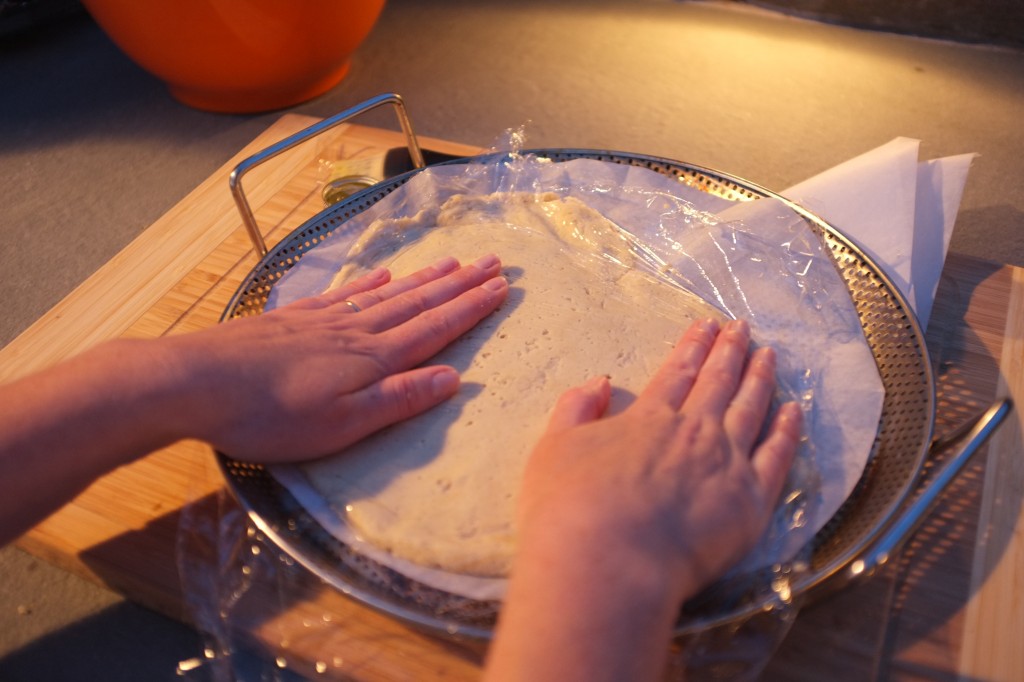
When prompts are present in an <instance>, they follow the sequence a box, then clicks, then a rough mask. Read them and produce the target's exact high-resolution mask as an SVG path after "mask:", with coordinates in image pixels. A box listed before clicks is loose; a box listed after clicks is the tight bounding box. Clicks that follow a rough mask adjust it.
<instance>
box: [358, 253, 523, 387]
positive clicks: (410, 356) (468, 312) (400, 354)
mask: <svg viewBox="0 0 1024 682" xmlns="http://www.w3.org/2000/svg"><path fill="white" fill-rule="evenodd" d="M463 269H466V268H463ZM507 296H508V282H507V281H506V280H505V278H504V277H492V278H491V279H489V280H487V281H486V282H483V283H482V284H481V285H479V286H476V287H473V288H472V289H469V290H468V291H464V292H462V293H461V294H460V295H458V296H456V297H455V298H453V299H451V300H449V301H446V302H445V303H443V304H441V305H439V306H437V307H434V308H431V309H430V310H427V311H425V312H423V313H421V314H420V315H417V316H416V317H414V318H413V319H411V320H409V321H407V322H405V323H404V324H401V325H399V326H397V327H395V328H393V329H388V330H387V331H384V332H382V333H380V334H378V335H377V337H376V339H377V342H378V349H379V354H378V358H379V359H380V361H381V362H382V363H383V367H384V369H385V370H386V371H391V372H394V371H400V370H403V369H406V368H408V367H412V366H414V365H417V364H419V363H421V362H423V361H424V360H427V359H429V358H430V357H432V356H434V355H435V354H436V353H438V352H439V351H440V350H441V349H443V348H444V347H445V346H447V345H448V344H450V343H451V342H452V341H454V340H455V339H457V338H458V337H459V336H461V335H462V334H464V333H465V332H467V331H469V330H470V329H472V328H473V327H474V326H476V324H477V323H478V322H480V320H482V319H484V318H485V317H487V316H488V315H490V314H491V313H492V312H493V311H494V310H495V309H496V308H497V307H498V306H499V305H501V303H502V302H503V301H504V300H505V298H506V297H507ZM386 305H389V303H385V304H381V306H380V307H382V308H383V307H384V306H386ZM360 314H362V313H360Z"/></svg>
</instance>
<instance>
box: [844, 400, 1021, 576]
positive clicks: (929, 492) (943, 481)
mask: <svg viewBox="0 0 1024 682" xmlns="http://www.w3.org/2000/svg"><path fill="white" fill-rule="evenodd" d="M1012 409H1013V401H1012V400H1010V399H1009V398H1002V399H1000V400H997V401H996V402H995V403H993V404H992V406H991V407H989V408H988V409H987V410H985V412H983V413H982V414H981V415H980V416H979V417H978V418H977V419H976V420H975V421H974V422H973V425H972V424H971V422H968V424H967V425H965V426H964V427H961V428H960V429H958V431H957V433H964V432H965V431H966V434H965V435H963V437H962V440H961V441H960V443H961V444H960V450H959V451H958V452H957V453H956V454H954V455H953V457H952V458H951V459H950V460H949V462H947V463H946V464H945V465H944V466H943V467H942V469H941V470H940V471H939V472H938V473H937V474H936V475H935V478H934V479H933V480H932V481H931V482H930V483H929V484H928V485H927V486H926V487H925V488H924V490H922V491H921V492H920V494H918V496H917V498H915V499H914V501H913V503H912V504H911V505H910V506H909V507H908V508H907V509H906V511H904V512H903V513H902V514H901V515H900V516H899V518H898V519H897V520H896V521H895V523H893V524H892V525H891V526H890V527H889V528H888V529H887V530H886V531H885V532H884V533H883V534H882V536H881V537H880V538H879V539H878V541H877V542H875V544H874V545H873V546H872V547H870V548H869V549H868V550H867V551H866V552H865V554H864V556H863V557H861V558H860V559H857V560H856V561H854V562H853V563H851V564H850V566H849V567H848V568H847V569H846V570H847V571H848V572H849V575H848V578H850V579H857V578H865V577H868V576H871V575H873V574H874V573H875V572H876V571H878V569H879V568H881V567H882V566H884V565H885V564H886V563H888V562H889V560H890V559H892V558H893V557H894V556H896V554H897V552H898V550H899V549H900V547H902V546H903V543H904V542H906V541H907V540H908V539H909V538H910V536H911V535H912V534H913V532H914V531H915V530H916V529H917V527H918V526H919V525H920V524H921V522H922V521H923V520H924V519H925V517H926V516H927V515H928V512H930V511H931V509H932V507H933V506H934V505H935V503H936V501H938V499H939V496H940V495H941V494H942V493H943V491H944V490H945V489H946V487H947V486H948V485H949V484H950V482H951V481H952V480H953V478H954V477H956V476H957V474H959V473H960V471H961V470H962V469H963V468H964V465H966V464H967V462H968V461H970V459H971V457H973V456H974V453H976V452H977V451H978V449H979V448H981V446H982V445H984V444H985V442H986V441H987V440H988V439H989V437H990V436H991V435H992V434H993V433H994V432H995V430H996V428H997V427H998V426H999V425H1000V424H1001V423H1002V422H1003V420H1004V419H1005V418H1006V416H1007V415H1008V414H1009V413H1010V410H1012ZM968 427H969V431H968V430H967V429H968ZM952 444H953V442H952V441H951V439H950V438H944V439H942V440H940V441H936V442H935V443H934V444H933V445H932V451H940V450H943V449H945V448H946V447H949V446H950V445H952Z"/></svg>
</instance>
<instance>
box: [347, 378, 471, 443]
mask: <svg viewBox="0 0 1024 682" xmlns="http://www.w3.org/2000/svg"><path fill="white" fill-rule="evenodd" d="M458 390H459V374H458V372H456V371H455V369H454V368H452V367H448V366H445V365H439V366H435V367H420V368H417V369H413V370H410V371H408V372H401V373H399V374H390V375H388V376H386V377H384V378H383V379H381V380H380V381H377V382H375V383H373V384H370V385H369V386H367V387H366V388H363V389H361V390H359V391H356V392H354V393H352V394H350V395H349V396H348V403H347V405H346V412H347V413H349V414H353V415H358V417H359V418H358V419H350V420H343V421H345V422H346V423H347V425H348V426H349V428H350V429H351V430H350V431H347V432H346V433H345V435H344V443H342V444H340V445H339V446H338V447H343V446H345V445H350V444H352V443H355V442H356V441H358V440H360V439H362V438H365V437H366V436H368V435H370V434H371V433H374V432H376V431H379V430H380V429H383V428H384V427H386V426H390V425H391V424H395V423H397V422H400V421H402V420H405V419H408V418H410V417H414V416H416V415H417V414H420V413H421V412H425V411H426V410H429V409H430V408H431V407H434V406H435V405H437V404H438V403H440V402H442V401H444V400H446V399H448V398H450V397H452V396H453V395H455V394H456V393H457V392H458Z"/></svg>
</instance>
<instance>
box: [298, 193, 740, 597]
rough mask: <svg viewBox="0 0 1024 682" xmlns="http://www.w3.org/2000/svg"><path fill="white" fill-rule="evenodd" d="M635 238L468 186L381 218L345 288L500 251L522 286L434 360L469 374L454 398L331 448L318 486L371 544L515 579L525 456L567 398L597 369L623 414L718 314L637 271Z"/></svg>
mask: <svg viewBox="0 0 1024 682" xmlns="http://www.w3.org/2000/svg"><path fill="white" fill-rule="evenodd" d="M629 241H630V238H629V236H628V235H627V234H626V233H624V232H622V231H621V230H620V229H619V228H618V227H616V226H615V225H613V224H612V223H610V222H609V221H607V220H606V219H605V218H604V217H603V216H601V215H600V214H599V213H597V212H596V211H593V210H592V209H590V208H588V207H587V206H586V205H585V204H584V203H582V202H580V201H578V200H575V199H561V198H559V197H558V196H557V195H554V194H540V195H538V194H533V193H513V194H508V193H506V194H492V195H485V196H469V195H460V196H456V197H453V198H452V199H450V200H449V201H448V202H446V203H445V204H444V205H443V206H441V207H440V208H439V209H434V210H430V211H424V212H421V213H420V214H418V215H417V216H415V217H413V218H408V219H401V220H381V221H378V222H377V223H375V224H374V225H372V226H371V227H370V228H369V229H368V230H367V232H366V234H365V235H364V236H363V237H362V238H361V239H360V240H359V241H358V242H357V243H356V244H355V245H354V246H353V247H352V249H351V251H350V253H349V260H348V261H347V263H346V265H345V266H344V267H343V268H342V269H341V271H340V272H339V274H338V277H337V278H336V280H335V284H337V283H338V282H341V281H346V280H348V279H351V278H352V277H353V276H355V275H357V274H359V272H361V271H362V270H364V269H367V268H370V267H375V266H377V265H381V264H383V265H387V266H389V267H390V268H391V269H392V272H393V273H394V274H395V276H396V277H398V276H401V275H403V274H407V273H409V272H411V271H414V270H416V269H418V268H420V267H422V266H423V265H424V264H426V263H430V262H433V261H434V260H436V259H438V258H440V257H442V256H445V255H454V256H455V257H456V258H459V260H460V261H462V262H471V261H472V260H473V259H475V258H476V257H478V256H480V255H483V254H484V253H487V252H494V253H497V254H499V256H500V257H501V259H502V263H503V267H504V274H505V275H506V276H507V277H508V279H509V281H510V283H511V289H510V293H509V297H508V300H507V301H506V302H505V304H504V305H503V306H502V307H501V308H500V309H499V310H498V311H496V312H495V313H494V314H492V315H491V316H489V317H488V318H487V319H485V320H484V321H483V322H482V323H480V324H479V325H478V326H477V327H476V328H474V329H473V330H471V331H470V332H468V333H467V334H466V335H464V336H463V337H462V338H460V339H459V340H458V341H457V342H456V343H454V344H452V345H451V346H450V347H449V348H447V349H445V350H444V351H443V352H442V353H440V354H439V355H438V356H436V357H435V358H434V359H432V360H431V363H432V364H433V363H446V364H451V365H453V366H455V367H456V368H457V369H458V370H459V371H460V373H461V375H462V388H461V390H460V392H459V394H458V395H457V396H455V397H454V398H452V399H451V400H449V401H447V402H445V403H444V404H442V405H440V406H438V407H436V408H434V409H433V410H431V411H429V412H427V413H425V414H423V415H420V416H419V417H417V418H414V419H411V420H408V421H405V422H402V423H399V424H396V425H394V426H392V427H390V428H388V429H386V430H384V431H382V432H380V433H378V434H376V435H374V436H372V437H370V438H368V439H366V440H364V441H362V442H360V443H358V444H356V445H355V446H353V447H351V448H349V449H347V450H346V451H345V452H343V453H340V454H339V455H336V456H334V457H331V458H327V459H324V460H318V461H316V462H311V463H308V464H305V465H303V470H304V472H305V474H306V475H307V476H308V478H309V481H310V483H311V485H312V486H313V487H314V488H315V489H316V490H317V491H319V493H320V494H321V495H323V496H324V497H325V499H327V500H328V502H329V503H330V504H331V505H332V506H333V507H334V508H335V510H336V511H338V512H339V513H341V514H343V515H344V516H345V518H346V521H347V523H348V524H350V526H351V527H353V528H354V529H355V530H356V532H357V533H358V534H359V535H360V536H361V537H362V538H363V539H365V540H367V541H369V542H371V543H372V544H374V545H375V546H377V547H380V548H383V549H385V550H386V551H388V552H391V553H392V554H394V555H396V556H399V557H401V558H404V559H407V560H410V561H413V562H415V563H417V564H420V565H423V566H428V567H433V568H441V569H443V570H446V571H451V572H457V573H467V574H473V575H479V576H493V577H500V576H505V575H507V573H508V570H509V567H510V564H511V560H512V556H513V553H514V551H515V544H516V532H515V526H514V516H515V506H516V498H517V491H518V487H519V482H520V480H521V477H522V470H523V466H524V464H525V462H526V459H527V458H528V456H529V454H530V451H531V449H532V446H533V444H534V443H535V442H536V440H537V438H538V437H539V435H540V433H541V432H542V430H543V428H544V426H545V424H546V422H547V416H548V413H549V412H550V410H551V407H552V406H553V405H554V403H555V400H556V398H557V397H558V396H559V395H560V394H561V393H562V392H563V391H565V390H566V389H567V388H570V387H572V386H575V385H578V384H581V383H583V382H584V381H585V380H586V379H588V378H590V377H592V376H594V375H596V374H598V373H605V374H608V375H610V377H611V380H612V385H613V386H614V387H615V390H614V391H613V396H612V407H611V409H612V411H613V412H614V411H619V410H621V409H623V408H624V407H625V406H626V405H628V404H629V403H630V402H631V401H632V399H633V398H634V396H635V394H636V393H637V392H638V391H640V390H641V389H642V387H643V386H644V385H645V384H646V382H647V380H648V379H649V378H650V376H651V375H652V374H653V372H654V371H655V369H656V368H657V367H658V366H659V365H660V364H661V362H662V360H663V359H664V358H665V356H666V354H667V353H668V352H669V350H670V349H671V347H672V346H673V345H674V343H675V342H676V341H677V340H678V338H679V336H680V335H681V334H682V332H683V330H684V329H685V328H686V327H687V326H688V325H689V323H690V322H691V321H692V320H694V319H698V318H700V317H717V318H722V315H721V313H720V312H718V310H717V309H715V308H714V307H712V306H711V305H709V304H708V303H706V302H704V301H703V300H701V299H699V298H697V297H696V296H694V295H692V294H690V293H689V292H686V291H684V290H682V289H681V288H678V287H676V286H674V285H672V284H670V283H668V281H666V280H662V279H659V278H657V277H656V276H654V275H652V274H648V273H647V272H645V271H643V270H641V269H637V267H636V266H638V263H636V262H635V256H634V255H633V252H632V251H631V250H630V248H629Z"/></svg>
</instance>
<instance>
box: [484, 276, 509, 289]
mask: <svg viewBox="0 0 1024 682" xmlns="http://www.w3.org/2000/svg"><path fill="white" fill-rule="evenodd" d="M480 286H482V287H483V288H484V289H487V290H488V291H501V290H503V289H506V288H508V281H507V280H506V279H505V278H504V277H492V278H491V279H489V280H487V281H486V282H484V283H483V284H481V285H480Z"/></svg>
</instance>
